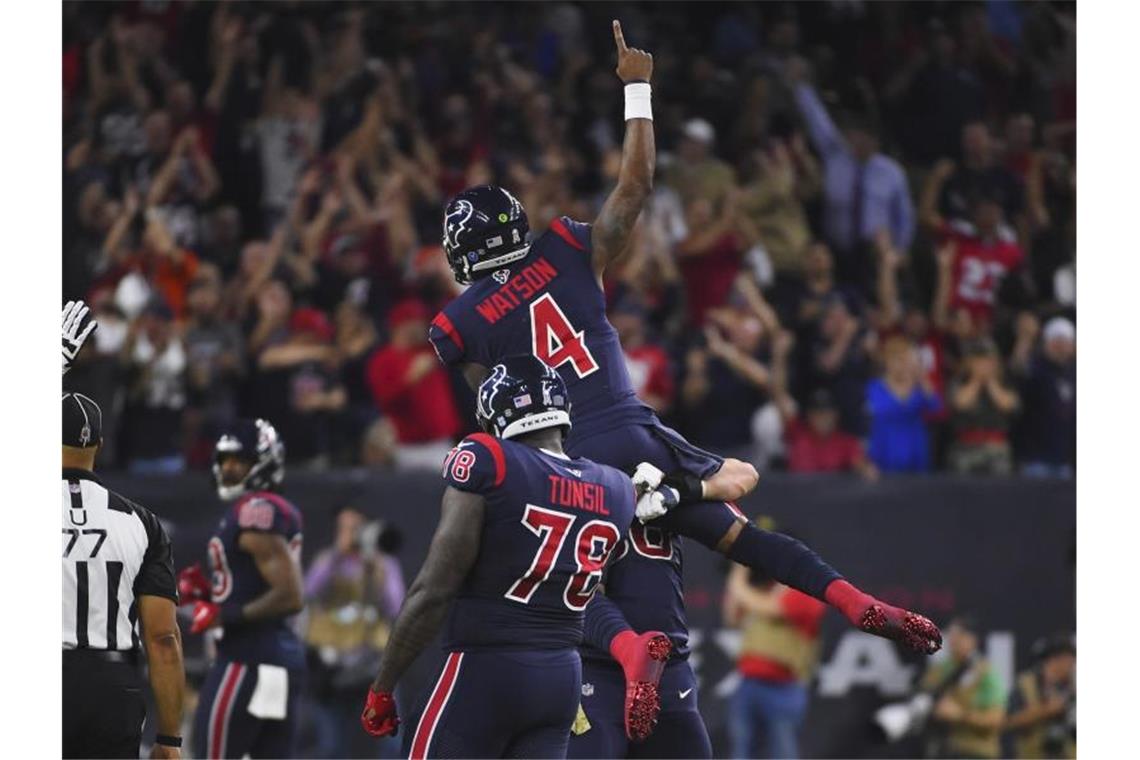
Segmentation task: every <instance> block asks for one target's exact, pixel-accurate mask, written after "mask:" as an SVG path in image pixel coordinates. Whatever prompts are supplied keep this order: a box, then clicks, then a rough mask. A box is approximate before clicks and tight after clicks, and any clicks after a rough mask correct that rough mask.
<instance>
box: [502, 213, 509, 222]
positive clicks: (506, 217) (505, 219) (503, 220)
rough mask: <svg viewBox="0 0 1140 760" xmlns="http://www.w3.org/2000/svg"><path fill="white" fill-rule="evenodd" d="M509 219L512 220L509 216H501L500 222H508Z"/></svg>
mask: <svg viewBox="0 0 1140 760" xmlns="http://www.w3.org/2000/svg"><path fill="white" fill-rule="evenodd" d="M508 219H510V217H509V216H507V215H506V214H499V221H500V222H505V221H507V220H508Z"/></svg>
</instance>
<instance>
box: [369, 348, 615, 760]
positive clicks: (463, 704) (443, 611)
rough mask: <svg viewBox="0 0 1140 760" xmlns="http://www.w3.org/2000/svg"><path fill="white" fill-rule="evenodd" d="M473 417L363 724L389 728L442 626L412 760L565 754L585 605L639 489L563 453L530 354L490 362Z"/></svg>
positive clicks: (559, 394) (561, 403)
mask: <svg viewBox="0 0 1140 760" xmlns="http://www.w3.org/2000/svg"><path fill="white" fill-rule="evenodd" d="M476 415H477V417H478V419H479V422H480V424H481V426H482V427H483V429H484V430H485V431H487V432H486V433H476V434H474V435H470V436H468V437H467V438H465V439H464V440H463V441H462V442H461V443H460V444H459V445H458V446H456V447H455V448H454V449H452V451H451V453H450V454H449V455H448V456H447V459H446V460H445V461H444V464H443V479H444V481H445V482H446V483H447V486H448V487H447V490H446V491H445V492H444V495H443V502H442V506H441V508H440V520H439V526H438V528H437V529H436V532H435V537H434V538H433V539H432V543H431V548H430V550H429V551H428V556H427V558H426V559H425V561H424V565H423V568H422V569H421V570H420V573H419V575H418V577H417V578H416V580H415V582H414V583H413V584H412V587H411V589H410V590H409V591H408V596H407V600H406V601H405V602H404V606H403V609H401V610H400V614H399V616H398V617H397V618H396V622H395V624H394V625H393V628H392V635H391V638H390V639H389V640H388V645H387V647H386V648H385V650H384V657H383V659H382V661H381V665H380V672H379V673H378V674H377V676H376V680H375V681H374V682H373V684H372V687H371V689H369V692H368V696H367V699H366V702H365V708H364V712H363V714H362V715H361V721H362V723H363V725H364V729H365V730H366V731H368V732H369V733H370V734H372V735H374V736H386V735H390V734H394V733H395V732H396V730H397V727H398V726H399V718H398V717H397V715H396V703H395V699H394V697H393V696H392V694H393V690H394V689H395V687H396V684H397V682H398V681H399V680H400V677H401V676H402V675H403V673H404V671H405V670H406V669H407V668H408V666H409V665H410V664H411V663H412V661H413V660H414V659H415V658H416V656H417V655H419V653H420V652H421V651H422V650H423V648H424V647H425V646H427V644H428V643H429V642H430V641H431V640H432V639H433V638H434V637H435V635H436V633H437V632H438V631H439V629H440V628H441V627H443V646H444V649H445V650H446V651H447V652H448V656H447V659H446V661H445V663H444V665H443V668H442V672H441V673H440V675H439V678H438V680H437V681H436V683H435V687H434V688H433V689H432V691H431V695H430V697H429V698H428V700H427V705H426V707H425V708H424V712H423V714H422V715H421V716H420V718H419V720H418V722H417V725H416V728H415V732H414V734H413V735H412V737H411V757H413V758H423V757H536V758H545V757H565V756H566V747H567V743H568V741H569V738H570V728H571V724H572V723H573V721H574V719H575V716H576V713H577V709H578V694H579V691H580V689H581V675H582V671H581V660H580V658H579V655H578V646H579V644H580V643H581V641H582V629H583V610H585V608H586V605H587V604H588V602H589V601H590V598H591V596H592V595H593V593H594V590H595V589H596V587H597V585H598V581H599V580H600V578H601V575H602V567H603V565H604V564H605V563H606V560H607V558H608V557H609V555H610V552H612V551H613V550H614V548H615V547H616V546H617V545H618V544H619V543H620V542H621V540H622V538H623V537H624V536H625V535H626V533H627V531H628V529H629V524H630V522H631V520H632V519H633V516H634V509H635V503H636V501H637V496H636V492H635V490H634V486H633V483H632V482H631V481H630V478H629V476H627V475H625V474H623V473H622V472H620V471H618V470H616V469H614V468H612V467H607V466H605V465H599V464H595V463H593V462H590V461H588V460H586V459H582V458H578V457H570V456H568V455H567V454H566V453H565V452H564V451H563V447H562V443H563V440H564V439H565V437H566V433H567V431H569V429H570V399H569V396H568V394H567V392H566V385H565V383H563V381H562V378H561V377H560V376H559V375H558V373H557V372H555V371H554V370H553V369H551V368H550V367H548V366H547V365H545V364H543V363H542V362H541V361H539V360H538V359H536V358H534V357H532V356H521V357H512V358H508V359H504V360H503V361H502V362H501V363H498V364H496V365H494V367H493V368H492V370H491V372H490V374H489V375H488V377H487V378H486V379H485V380H484V381H483V383H482V384H481V385H480V386H479V389H478V399H477V408H476ZM445 618H446V626H445V625H444V620H445Z"/></svg>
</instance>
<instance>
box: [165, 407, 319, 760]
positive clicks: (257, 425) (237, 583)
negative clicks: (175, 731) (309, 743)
mask: <svg viewBox="0 0 1140 760" xmlns="http://www.w3.org/2000/svg"><path fill="white" fill-rule="evenodd" d="M284 477H285V448H284V445H283V444H282V442H281V439H280V438H279V437H278V436H277V431H276V430H274V428H273V426H272V425H270V424H269V423H268V422H266V421H265V420H256V421H251V420H239V421H238V422H237V423H236V424H235V425H234V428H233V429H232V430H231V431H230V432H228V433H225V434H223V435H222V436H221V438H219V439H218V443H217V445H216V446H215V447H214V480H215V483H216V485H217V489H218V496H219V497H221V499H222V500H223V501H234V500H235V499H236V502H235V503H234V504H233V505H232V506H231V507H230V508H228V509H227V510H226V512H225V514H224V515H223V516H222V519H221V521H220V522H219V523H218V527H217V529H216V530H215V532H214V535H213V537H211V538H210V543H209V544H208V547H207V549H208V552H207V553H208V559H209V565H210V571H211V573H210V579H209V580H207V578H206V576H205V574H204V573H203V572H202V568H201V565H192V566H190V567H188V568H185V569H183V570H182V571H181V572H180V573H179V574H178V588H179V593H180V594H181V596H182V602H183V603H184V604H188V603H190V602H193V603H194V615H193V622H192V624H191V627H190V632H191V633H204V632H207V631H216V647H217V658H216V660H215V661H214V664H213V666H212V667H211V668H210V672H209V673H208V674H207V676H206V681H205V683H204V684H203V685H202V690H201V693H200V694H199V697H198V711H197V713H196V715H195V718H194V744H195V757H203V758H221V757H243V756H245V755H247V754H248V755H249V756H250V757H254V758H257V757H292V756H293V752H294V744H295V739H296V731H297V697H298V694H299V692H300V688H301V681H302V679H303V678H304V671H305V650H304V646H303V645H302V644H301V640H300V639H299V638H298V636H297V634H296V633H295V632H294V631H293V629H292V627H291V625H290V620H289V618H290V617H291V616H292V615H295V614H296V613H298V612H300V611H301V608H302V604H303V603H302V597H301V513H300V512H299V511H298V510H297V508H296V507H294V506H293V505H292V504H291V503H289V502H288V501H287V500H285V499H284V498H282V497H281V496H280V495H279V494H277V493H276V491H277V490H278V489H279V488H280V486H281V482H282V480H283V479H284Z"/></svg>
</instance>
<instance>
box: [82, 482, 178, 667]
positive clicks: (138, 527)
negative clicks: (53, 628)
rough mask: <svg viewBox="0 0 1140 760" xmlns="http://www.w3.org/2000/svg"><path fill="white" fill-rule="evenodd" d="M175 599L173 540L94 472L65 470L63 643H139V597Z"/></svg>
mask: <svg viewBox="0 0 1140 760" xmlns="http://www.w3.org/2000/svg"><path fill="white" fill-rule="evenodd" d="M142 595H151V596H162V597H166V598H168V599H172V600H174V602H175V603H176V604H177V602H178V588H177V584H176V582H175V580H174V559H173V556H172V555H171V550H170V538H169V537H168V536H167V535H166V531H165V530H163V528H162V525H160V524H159V522H158V518H156V517H155V516H154V515H153V514H152V513H151V512H150V511H149V510H146V509H143V508H142V507H140V506H139V505H137V504H135V503H134V502H131V501H128V500H127V499H124V498H123V497H122V496H119V495H118V494H117V493H114V492H113V491H109V490H107V488H106V487H104V486H103V484H102V483H101V482H100V481H99V478H97V477H96V476H95V474H94V473H92V472H89V471H87V470H72V469H64V471H63V648H64V649H113V650H132V649H135V648H136V647H137V646H138V632H137V630H136V623H137V621H138V602H137V600H138V597H139V596H142Z"/></svg>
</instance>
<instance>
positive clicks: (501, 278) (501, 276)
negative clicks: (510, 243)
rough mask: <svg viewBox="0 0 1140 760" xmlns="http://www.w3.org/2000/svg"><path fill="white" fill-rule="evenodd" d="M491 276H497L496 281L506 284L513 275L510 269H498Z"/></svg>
mask: <svg viewBox="0 0 1140 760" xmlns="http://www.w3.org/2000/svg"><path fill="white" fill-rule="evenodd" d="M491 276H492V277H494V278H495V282H497V283H499V284H500V285H506V284H507V280H508V279H509V278H510V276H511V272H510V270H509V269H497V270H495V272H494V274H492V275H491Z"/></svg>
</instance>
